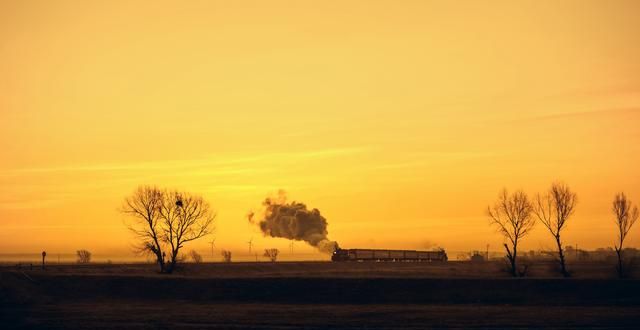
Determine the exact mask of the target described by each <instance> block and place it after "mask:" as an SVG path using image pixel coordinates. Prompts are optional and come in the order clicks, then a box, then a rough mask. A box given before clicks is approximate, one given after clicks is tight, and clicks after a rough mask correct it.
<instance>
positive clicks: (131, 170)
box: [0, 147, 371, 210]
mask: <svg viewBox="0 0 640 330" xmlns="http://www.w3.org/2000/svg"><path fill="white" fill-rule="evenodd" d="M368 150H371V149H370V148H368V147H350V148H324V149H312V150H302V151H284V152H282V151H277V152H266V151H265V152H260V153H255V154H248V153H242V154H241V153H227V154H221V155H211V156H209V157H203V158H196V159H187V160H163V161H154V162H150V161H147V162H130V163H101V164H82V165H68V166H55V167H33V168H18V169H5V170H0V187H1V188H0V195H1V196H0V209H5V210H8V209H33V208H43V207H49V206H52V205H56V204H60V203H63V202H65V201H70V200H76V199H82V198H86V197H87V196H95V194H100V193H101V192H103V191H106V190H110V191H113V190H119V189H123V188H124V187H125V186H126V187H130V186H131V185H132V184H133V185H136V184H144V183H158V184H162V183H163V182H167V181H168V182H185V183H187V184H189V185H190V186H192V187H203V188H204V190H205V191H209V192H222V191H228V192H234V193H246V192H250V191H251V190H256V189H261V190H262V191H264V190H268V189H273V187H264V186H263V185H264V182H262V185H256V184H249V183H248V182H253V181H255V180H254V179H252V178H255V177H256V176H262V177H266V176H267V174H268V173H271V172H275V171H277V170H279V169H281V168H282V167H283V166H284V167H286V166H288V165H289V164H297V163H301V162H306V161H312V160H316V159H329V158H336V157H342V156H346V155H353V154H357V153H363V152H367V151H368ZM256 183H257V182H256Z"/></svg>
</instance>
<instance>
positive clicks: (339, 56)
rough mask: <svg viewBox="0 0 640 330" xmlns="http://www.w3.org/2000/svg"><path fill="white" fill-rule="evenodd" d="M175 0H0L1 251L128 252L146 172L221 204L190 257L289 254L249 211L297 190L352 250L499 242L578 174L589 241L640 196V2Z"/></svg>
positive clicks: (598, 239)
mask: <svg viewBox="0 0 640 330" xmlns="http://www.w3.org/2000/svg"><path fill="white" fill-rule="evenodd" d="M154 4H158V3H157V2H154ZM160 4H161V5H156V6H149V2H144V1H141V2H136V3H127V2H124V1H122V2H120V1H116V2H113V3H109V4H101V3H94V2H91V3H88V2H85V1H60V2H50V3H49V2H40V1H33V2H32V1H24V2H19V1H16V2H11V1H3V2H0V40H2V42H1V43H0V72H2V73H3V74H0V148H2V150H3V157H2V160H1V161H0V225H1V226H2V230H1V231H0V251H3V252H4V253H9V254H10V253H14V252H15V253H21V252H24V251H43V250H45V251H75V250H78V249H87V250H90V251H91V252H93V253H95V254H96V256H98V255H100V254H105V255H106V254H108V253H109V251H131V246H132V243H134V237H133V236H132V235H131V234H130V233H129V231H128V230H127V227H126V225H125V222H127V221H129V220H128V218H127V216H125V215H124V214H123V213H122V212H119V209H120V208H121V207H122V204H123V201H124V199H125V198H126V197H128V196H130V195H131V194H132V193H133V192H134V190H135V189H136V188H137V187H138V186H141V185H147V184H148V185H157V186H158V187H161V188H167V189H180V190H184V191H187V192H190V193H193V194H196V195H201V196H202V197H203V198H204V199H205V200H206V201H207V202H209V203H210V204H211V206H212V208H213V209H214V210H215V211H216V213H217V217H216V219H215V221H214V226H215V231H214V232H213V234H212V235H208V236H206V237H204V238H202V239H201V240H198V241H194V242H190V243H188V244H186V245H185V248H184V251H188V250H191V249H195V250H197V251H207V249H209V250H210V247H209V245H208V243H207V242H208V241H210V240H211V239H212V238H215V239H216V246H217V248H216V249H217V250H219V249H220V248H225V249H228V250H232V251H241V250H242V249H246V248H247V245H246V242H247V241H248V240H251V239H253V240H255V244H256V246H259V247H261V248H262V249H264V248H278V249H280V250H281V251H283V252H285V253H283V254H286V251H289V244H290V242H291V241H290V240H287V239H283V238H272V237H266V236H264V235H263V233H262V232H261V231H260V229H259V228H257V227H256V226H255V225H253V224H250V223H249V222H248V221H247V217H246V215H247V213H248V212H250V211H253V210H258V209H259V208H260V207H261V203H262V201H263V200H264V199H265V198H267V197H270V196H274V194H276V193H277V192H278V191H280V190H281V189H283V190H285V191H286V192H287V197H288V200H289V201H298V202H302V203H304V204H306V205H307V207H308V208H309V209H314V208H316V209H318V210H319V211H320V213H321V214H322V216H323V217H324V218H326V220H327V222H328V225H327V229H328V236H327V237H328V238H329V239H331V240H333V241H337V242H338V244H339V245H340V246H344V247H347V248H373V247H375V248H383V249H430V248H432V247H434V246H440V247H443V248H445V249H446V250H447V251H473V250H481V251H482V250H484V248H485V247H486V245H487V244H488V245H489V246H490V247H491V249H492V250H495V251H498V250H500V249H502V242H503V238H502V236H501V235H500V234H499V233H497V232H496V229H495V227H492V226H491V225H490V221H489V219H488V216H487V215H486V214H485V210H486V208H487V207H488V206H489V205H492V204H493V203H494V202H495V201H496V199H497V198H498V194H499V193H500V191H501V189H502V188H506V189H508V190H509V191H510V192H513V191H516V190H519V189H522V190H524V191H525V192H526V193H527V194H528V195H529V196H530V197H533V196H535V194H536V193H544V192H545V191H547V190H548V189H549V187H550V185H551V184H552V183H553V182H556V181H561V182H564V183H566V184H568V185H569V187H571V189H572V190H573V191H574V192H576V193H577V199H578V203H577V206H576V212H575V214H573V215H572V217H571V218H570V220H569V222H568V225H567V228H566V230H565V231H563V241H564V244H565V245H567V246H568V245H574V246H575V245H576V244H577V245H578V246H579V247H580V248H585V249H588V250H592V249H595V248H598V247H610V246H613V244H614V241H615V235H616V225H615V223H614V216H613V214H612V212H611V203H612V201H613V198H614V196H615V194H616V193H618V192H622V191H624V192H625V193H626V194H627V196H629V198H630V200H631V201H632V202H633V203H634V205H638V204H640V175H638V169H637V168H638V165H637V164H638V163H639V162H640V130H639V129H638V127H637V123H640V61H638V58H640V34H638V33H637V31H640V20H638V19H637V13H638V12H640V2H638V1H631V0H629V1H619V2H616V3H615V4H612V3H607V2H603V1H567V2H563V3H547V2H545V3H542V2H538V1H523V2H520V3H518V4H515V3H512V2H510V1H496V2H491V3H474V2H470V3H449V2H444V1H426V2H421V1H417V2H414V1H408V2H405V3H403V4H402V5H392V2H391V1H375V2H372V1H354V2H349V3H339V2H327V3H313V4H311V3H300V2H290V1H276V2H272V3H271V2H270V3H268V4H267V3H262V2H233V3H221V2H210V3H200V2H189V3H173V2H161V3H160ZM554 244H555V242H554V241H553V238H552V237H551V235H549V233H548V231H547V230H546V228H544V227H543V226H542V225H541V224H537V225H536V227H535V228H534V229H533V232H532V233H531V234H530V235H529V236H527V237H526V238H525V239H524V240H523V241H522V249H523V250H526V251H529V250H539V249H553V247H554ZM625 246H627V247H635V248H638V247H640V229H639V228H637V227H634V228H633V229H632V230H631V232H630V234H629V237H628V239H627V241H625ZM295 249H296V251H299V253H300V254H305V255H306V254H308V255H309V256H310V257H309V258H310V259H312V260H316V259H317V260H324V259H325V258H329V257H328V255H326V254H322V253H320V252H318V251H317V250H316V249H315V248H314V247H311V246H308V245H306V244H305V243H304V242H298V241H296V242H295ZM118 253H120V252H118ZM122 253H124V252H122ZM0 255H2V254H0ZM203 255H205V254H204V253H203ZM216 258H217V256H216ZM260 258H261V259H262V257H260Z"/></svg>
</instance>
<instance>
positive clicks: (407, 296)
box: [0, 262, 640, 329]
mask: <svg viewBox="0 0 640 330" xmlns="http://www.w3.org/2000/svg"><path fill="white" fill-rule="evenodd" d="M571 266H572V268H571V269H572V270H573V272H574V276H573V278H571V279H562V278H560V277H558V276H557V275H556V272H555V271H554V265H553V264H550V263H538V264H534V265H533V266H532V268H531V270H530V272H529V275H530V276H528V277H526V278H521V279H512V278H509V277H508V276H507V274H506V273H505V272H503V271H502V267H503V265H502V264H501V263H499V262H491V263H476V264H474V263H470V262H448V263H330V262H283V263H231V264H222V263H207V264H198V265H196V264H187V265H184V266H183V267H182V268H181V269H179V270H178V272H177V273H176V274H172V275H161V274H157V273H156V271H155V267H154V266H153V265H148V264H112V265H107V264H92V265H53V266H48V267H47V268H46V269H45V270H42V269H39V268H34V269H24V268H23V269H17V268H16V267H15V266H5V267H2V268H1V270H0V289H1V290H2V291H1V294H2V297H1V298H0V299H1V300H0V303H1V304H2V312H1V314H0V317H2V319H3V320H2V321H3V322H2V324H3V327H2V328H3V329H4V328H43V327H46V328H86V329H100V328H104V329H106V328H123V329H154V328H160V329H175V328H190V329H195V328H209V329H234V328H238V329H239V328H243V329H244V328H254V329H299V328H305V329H321V328H342V329H359V328H367V329H395V328H405V329H418V328H443V327H446V328H472V327H477V328H541V327H551V328H635V327H636V325H637V324H638V322H640V280H638V279H635V278H632V279H626V280H617V279H615V278H614V274H613V272H612V266H611V265H608V264H601V263H581V264H574V265H571Z"/></svg>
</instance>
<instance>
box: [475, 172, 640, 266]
mask: <svg viewBox="0 0 640 330" xmlns="http://www.w3.org/2000/svg"><path fill="white" fill-rule="evenodd" d="M577 201H578V199H577V195H576V193H575V192H573V191H572V190H571V188H569V186H568V185H566V184H565V183H562V182H555V183H553V184H552V185H551V187H550V188H549V190H548V191H546V192H545V193H543V194H536V195H535V197H533V198H531V197H529V196H528V195H527V194H526V193H525V192H524V191H521V190H519V191H516V192H513V193H509V192H508V191H507V190H506V189H503V190H502V191H501V192H500V194H499V196H498V200H497V201H496V202H495V204H493V205H490V206H489V207H487V211H486V213H487V216H488V217H489V220H490V222H491V224H492V225H494V226H495V227H496V228H497V229H498V231H499V232H500V234H502V236H504V238H505V240H506V241H507V243H504V248H505V251H506V259H507V261H508V263H509V272H510V273H511V275H512V276H514V277H518V276H524V275H525V274H526V272H527V265H524V266H523V267H520V266H519V264H518V246H519V244H520V243H521V242H522V240H523V239H524V238H525V237H526V236H527V235H528V234H529V233H530V232H531V230H532V229H533V228H534V226H535V225H536V223H541V224H542V225H543V226H544V227H545V228H546V229H547V231H548V232H549V234H550V235H551V236H552V238H553V240H554V242H555V244H556V248H557V253H558V264H559V269H560V273H561V274H562V275H563V276H564V277H569V276H571V272H570V271H569V270H568V269H567V265H566V260H565V259H566V258H565V255H564V251H565V249H564V247H563V241H562V234H563V231H564V229H565V228H566V225H567V222H568V221H569V219H571V216H572V215H573V213H574V211H575V208H576V204H577ZM611 212H612V214H613V218H614V220H615V221H614V223H615V226H616V231H617V237H616V240H615V244H614V250H615V253H616V257H617V264H616V271H617V273H618V276H619V277H626V276H627V275H628V270H629V261H628V260H626V259H625V255H624V246H623V245H624V241H625V239H626V238H627V236H628V234H629V231H630V230H631V228H632V227H633V225H634V223H635V222H636V220H638V216H639V212H638V207H637V206H635V205H633V203H632V202H631V201H630V200H629V199H628V198H627V196H626V195H625V194H624V192H620V193H618V194H616V195H615V197H614V198H613V202H612V207H611Z"/></svg>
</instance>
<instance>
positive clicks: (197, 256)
mask: <svg viewBox="0 0 640 330" xmlns="http://www.w3.org/2000/svg"><path fill="white" fill-rule="evenodd" d="M189 257H191V260H192V261H193V262H194V263H196V264H199V263H202V256H201V255H200V253H198V252H196V250H191V251H189Z"/></svg>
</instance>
